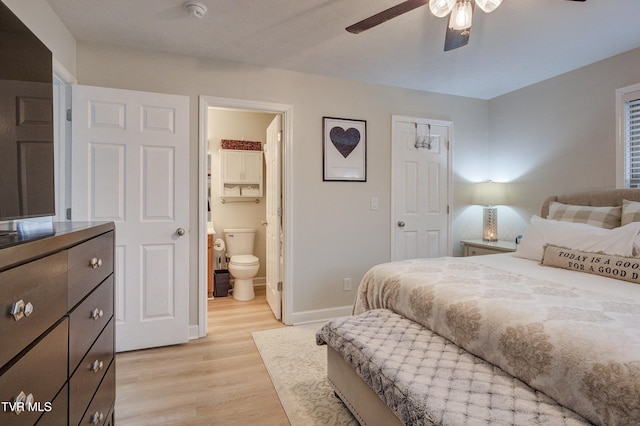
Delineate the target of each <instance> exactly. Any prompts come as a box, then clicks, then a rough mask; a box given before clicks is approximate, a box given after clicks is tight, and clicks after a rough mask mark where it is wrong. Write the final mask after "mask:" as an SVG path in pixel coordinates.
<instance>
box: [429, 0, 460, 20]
mask: <svg viewBox="0 0 640 426" xmlns="http://www.w3.org/2000/svg"><path fill="white" fill-rule="evenodd" d="M455 4H456V0H429V9H430V10H431V13H433V14H434V15H435V16H437V17H438V18H444V17H445V16H447V15H448V14H449V13H451V10H452V9H453V6H454V5H455Z"/></svg>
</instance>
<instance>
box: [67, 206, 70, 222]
mask: <svg viewBox="0 0 640 426" xmlns="http://www.w3.org/2000/svg"><path fill="white" fill-rule="evenodd" d="M67 220H71V208H68V209H67Z"/></svg>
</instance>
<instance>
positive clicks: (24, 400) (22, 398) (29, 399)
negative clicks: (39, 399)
mask: <svg viewBox="0 0 640 426" xmlns="http://www.w3.org/2000/svg"><path fill="white" fill-rule="evenodd" d="M34 400H35V398H34V397H33V394H32V393H30V394H29V395H27V394H25V393H24V391H20V393H19V394H18V396H16V397H15V398H13V403H14V409H13V412H14V413H16V414H20V413H22V412H23V411H24V410H25V407H29V406H32V405H33V401H34ZM17 403H19V404H17Z"/></svg>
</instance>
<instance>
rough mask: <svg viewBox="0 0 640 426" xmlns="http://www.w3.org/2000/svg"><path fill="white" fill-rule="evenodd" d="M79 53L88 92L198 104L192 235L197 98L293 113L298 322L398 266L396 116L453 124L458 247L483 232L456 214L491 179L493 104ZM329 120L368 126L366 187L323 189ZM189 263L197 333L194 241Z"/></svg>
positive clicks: (156, 57)
mask: <svg viewBox="0 0 640 426" xmlns="http://www.w3.org/2000/svg"><path fill="white" fill-rule="evenodd" d="M77 54H78V57H77V60H78V63H77V70H78V72H77V77H78V81H79V83H80V84H87V85H95V86H105V87H115V88H122V89H133V90H144V91H151V92H164V93H174V94H181V95H187V96H190V98H191V104H190V107H191V128H190V130H191V135H190V138H191V153H190V161H191V165H192V166H191V170H190V188H189V191H190V200H191V205H192V206H193V208H192V211H191V218H190V227H191V229H196V228H197V223H198V212H197V209H196V207H195V206H197V198H198V167H197V164H198V140H197V137H198V114H197V108H198V96H199V95H208V96H216V97H225V98H236V99H248V100H256V101H264V102H273V103H279V104H288V105H293V114H292V115H293V117H292V118H293V133H294V134H293V140H294V142H293V149H292V151H293V152H291V155H292V158H293V179H292V180H293V181H292V182H291V186H292V188H291V190H292V191H293V206H291V207H292V209H293V217H292V218H291V220H292V223H293V228H292V229H291V230H290V231H291V233H292V234H293V235H290V237H292V244H291V246H290V247H287V250H289V253H290V254H291V255H292V262H293V273H292V275H293V276H290V277H287V281H286V283H285V285H286V286H288V287H286V289H285V291H290V292H292V293H290V294H292V296H293V312H294V314H295V315H296V318H299V317H304V316H305V315H306V313H309V312H311V313H313V312H315V311H318V310H323V309H332V308H335V307H348V306H349V305H351V303H352V302H353V298H354V296H355V294H354V292H353V291H351V292H344V291H343V290H342V280H343V278H344V277H350V278H352V279H353V281H354V282H356V283H357V282H358V281H359V280H360V279H361V278H362V276H363V275H364V273H365V272H366V271H367V270H368V269H369V268H370V267H371V266H372V265H374V264H376V263H380V262H385V261H388V260H389V259H390V241H391V228H390V221H391V213H390V209H391V206H390V195H391V194H390V192H391V188H390V181H391V161H390V155H391V149H390V140H391V116H392V115H393V114H397V115H405V116H416V117H424V118H432V119H441V120H451V121H453V123H454V148H453V149H454V154H453V155H454V157H453V158H454V175H455V176H454V179H455V181H454V194H455V199H454V203H453V206H454V207H453V211H452V215H453V218H454V220H453V241H454V242H455V241H458V240H459V239H460V238H462V237H469V236H468V235H461V234H460V233H459V232H458V231H457V229H459V228H460V229H464V228H465V227H466V226H467V225H465V227H458V226H457V224H458V223H459V222H461V223H462V222H465V221H466V220H467V218H468V219H469V220H470V221H471V222H474V221H476V222H477V226H475V225H469V227H470V229H478V233H479V227H480V221H481V218H480V217H479V216H477V215H469V214H467V212H466V208H458V207H457V206H460V205H462V204H466V203H467V196H468V193H467V191H466V190H465V186H466V181H467V180H469V179H474V180H482V179H484V178H486V176H485V174H486V173H487V171H486V165H487V163H486V161H485V159H486V156H485V153H486V143H487V134H488V127H487V123H488V116H487V111H488V110H487V106H488V104H487V101H482V100H476V99H469V98H462V97H455V96H447V95H441V94H433V93H425V92H419V91H414V90H406V89H399V88H393V87H387V86H379V85H371V84H364V83H358V82H352V81H346V80H338V79H333V78H326V77H320V76H315V75H308V74H300V73H294V72H288V71H282V70H276V69H269V68H261V67H254V66H246V65H242V64H237V63H229V62H220V61H212V60H204V59H196V58H187V57H181V56H172V55H164V54H156V53H150V52H141V51H137V50H131V49H123V48H116V47H107V46H102V45H95V44H84V43H79V44H78V52H77ZM425 78H428V76H425ZM323 116H332V117H344V118H353V119H363V120H367V132H368V158H367V167H368V172H367V182H366V183H355V182H348V183H345V182H323V181H322V141H321V138H322V117H323ZM478 153H480V154H478ZM461 170H465V173H461ZM373 196H375V197H378V198H379V200H380V209H379V210H377V211H371V210H370V209H369V204H370V199H371V197H373ZM476 235H479V234H476ZM455 245H456V250H457V251H458V252H459V247H458V246H457V244H455ZM190 259H191V265H190V271H191V275H190V285H191V293H190V306H191V324H195V323H197V314H196V312H197V309H196V307H197V277H198V274H197V242H196V241H195V239H193V241H192V242H191V250H190ZM354 288H355V286H354Z"/></svg>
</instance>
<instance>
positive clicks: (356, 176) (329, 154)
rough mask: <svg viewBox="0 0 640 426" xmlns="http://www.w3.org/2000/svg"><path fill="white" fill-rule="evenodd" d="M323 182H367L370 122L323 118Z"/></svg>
mask: <svg viewBox="0 0 640 426" xmlns="http://www.w3.org/2000/svg"><path fill="white" fill-rule="evenodd" d="M322 180H323V181H325V182H326V181H336V182H366V181H367V122H366V121H365V120H355V119H348V118H336V117H322Z"/></svg>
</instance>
